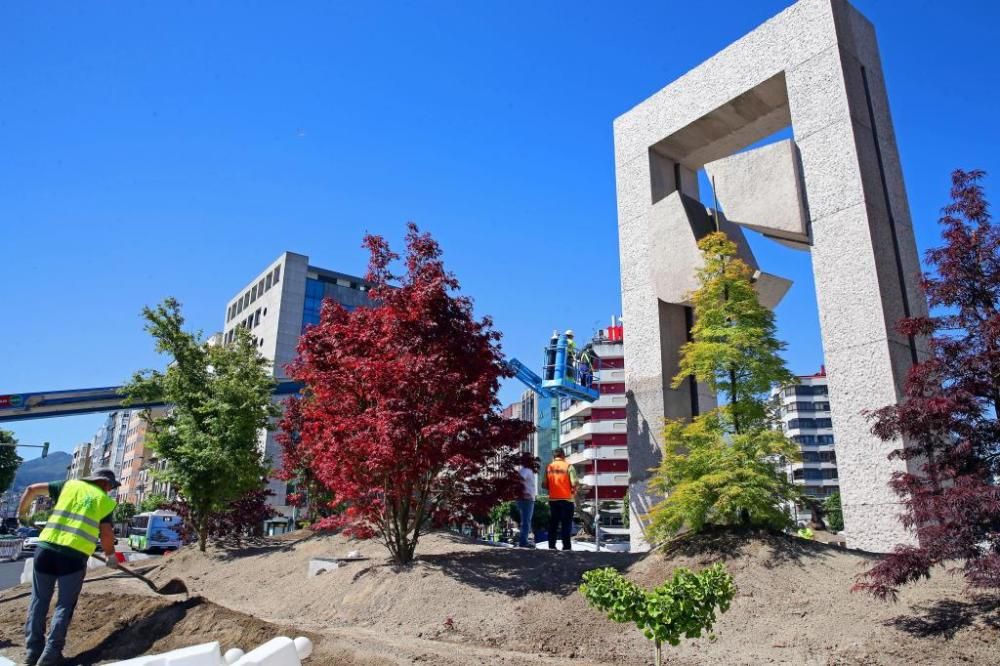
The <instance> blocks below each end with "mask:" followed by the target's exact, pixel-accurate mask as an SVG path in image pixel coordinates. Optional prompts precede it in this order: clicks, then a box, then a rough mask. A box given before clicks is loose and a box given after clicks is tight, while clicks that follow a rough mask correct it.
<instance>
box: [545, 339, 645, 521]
mask: <svg viewBox="0 0 1000 666" xmlns="http://www.w3.org/2000/svg"><path fill="white" fill-rule="evenodd" d="M589 346H590V348H591V349H592V351H593V355H594V356H595V357H596V358H597V361H596V363H595V370H596V372H595V373H594V383H593V385H594V387H595V388H596V389H597V390H598V391H599V393H600V397H599V398H598V399H597V400H596V401H594V402H583V401H573V400H569V399H565V398H564V399H563V400H562V401H561V404H560V408H561V409H560V412H559V445H560V446H561V447H562V448H563V450H564V451H565V452H566V461H567V462H568V463H569V464H571V465H573V466H574V467H575V468H576V473H577V477H578V478H579V480H580V484H581V485H582V486H584V488H585V491H584V498H585V500H586V501H588V502H590V503H591V507H592V506H593V503H594V501H595V500H596V501H597V503H598V504H599V505H600V511H601V526H602V528H601V532H602V535H603V536H602V540H603V539H612V538H619V539H621V540H625V539H627V538H628V530H627V529H625V528H623V527H621V525H622V499H623V498H624V497H625V494H626V493H627V492H628V485H629V459H628V443H627V441H626V430H625V404H626V398H625V345H624V329H623V327H622V326H621V325H613V326H610V327H608V328H605V329H601V330H600V331H599V332H598V334H597V335H596V336H594V338H593V339H592V340H591V341H590V343H589Z"/></svg>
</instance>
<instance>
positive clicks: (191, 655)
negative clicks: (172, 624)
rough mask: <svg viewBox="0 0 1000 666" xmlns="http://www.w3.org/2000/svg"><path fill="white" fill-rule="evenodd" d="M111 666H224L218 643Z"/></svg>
mask: <svg viewBox="0 0 1000 666" xmlns="http://www.w3.org/2000/svg"><path fill="white" fill-rule="evenodd" d="M111 666H224V664H223V661H222V652H221V651H220V648H219V642H218V641H212V642H211V643H202V644H200V645H192V646H191V647H186V648H181V649H179V650H171V651H170V652H164V653H162V654H153V655H146V656H143V657H137V658H135V659H128V660H126V661H116V662H114V663H113V664H111Z"/></svg>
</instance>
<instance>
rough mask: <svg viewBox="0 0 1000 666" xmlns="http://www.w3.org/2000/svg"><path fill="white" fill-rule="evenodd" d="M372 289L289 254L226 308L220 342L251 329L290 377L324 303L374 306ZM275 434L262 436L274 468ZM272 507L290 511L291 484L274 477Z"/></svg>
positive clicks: (277, 371)
mask: <svg viewBox="0 0 1000 666" xmlns="http://www.w3.org/2000/svg"><path fill="white" fill-rule="evenodd" d="M369 287H370V285H369V284H368V283H367V282H366V281H365V280H364V279H362V278H359V277H354V276H351V275H346V274H344V273H337V272H335V271H330V270H326V269H323V268H317V267H316V266H310V265H309V257H306V256H304V255H301V254H295V253H293V252H285V253H284V254H282V255H281V256H280V257H278V258H277V259H275V260H274V261H273V262H271V263H270V264H269V265H268V266H267V267H266V268H265V269H264V270H263V271H262V272H261V273H260V274H259V275H257V276H256V277H255V278H254V279H253V280H251V281H250V282H249V283H248V284H246V285H245V286H244V287H243V288H241V289H240V290H239V291H238V292H237V293H236V294H235V295H234V296H233V298H232V299H231V300H230V301H229V303H228V304H227V305H226V311H225V317H224V322H225V324H224V326H223V330H222V341H223V343H224V344H230V343H231V342H232V341H233V340H234V339H235V336H236V331H237V329H238V328H240V327H242V328H245V329H247V330H248V331H250V333H251V335H252V336H253V340H254V344H256V345H257V348H258V350H259V351H260V353H261V355H262V356H264V357H265V358H267V359H269V360H270V361H271V362H272V363H273V372H274V376H275V378H277V379H279V380H280V379H286V378H287V376H288V375H287V372H286V366H287V365H288V364H289V363H291V362H292V361H293V360H294V359H295V355H296V347H297V346H298V342H299V336H301V335H302V331H303V330H304V329H305V327H306V326H309V325H311V324H318V323H319V317H320V309H321V307H322V304H323V300H324V299H326V298H329V299H331V300H333V301H336V302H338V303H340V304H341V305H343V306H344V307H346V308H347V309H349V310H351V309H354V308H356V307H362V306H366V305H369V304H370V302H371V301H370V300H369V297H368V289H369ZM276 434H277V433H275V432H274V431H272V432H269V433H262V434H261V449H262V451H263V453H264V455H265V456H266V457H267V458H269V459H270V461H271V467H272V468H278V467H280V465H281V447H280V445H279V444H278V441H277V438H276ZM269 485H270V489H271V491H272V492H273V493H274V496H273V497H272V498H271V502H272V504H273V505H274V506H275V508H276V509H277V510H278V511H281V512H282V513H290V512H291V508H290V507H289V506H287V504H286V496H287V492H286V490H287V484H286V483H285V482H284V481H278V480H275V479H272V480H271V481H270V482H269Z"/></svg>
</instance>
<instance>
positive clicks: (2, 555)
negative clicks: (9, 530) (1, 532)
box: [0, 538, 24, 560]
mask: <svg viewBox="0 0 1000 666" xmlns="http://www.w3.org/2000/svg"><path fill="white" fill-rule="evenodd" d="M22 544H24V539H17V538H10V539H0V559H6V560H16V559H17V558H18V557H20V555H21V546H22Z"/></svg>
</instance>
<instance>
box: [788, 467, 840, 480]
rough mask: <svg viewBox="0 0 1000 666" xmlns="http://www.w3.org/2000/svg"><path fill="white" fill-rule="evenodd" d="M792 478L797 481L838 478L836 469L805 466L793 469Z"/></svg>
mask: <svg viewBox="0 0 1000 666" xmlns="http://www.w3.org/2000/svg"><path fill="white" fill-rule="evenodd" d="M792 478H793V479H795V480H796V481H803V480H805V481H822V480H823V479H837V478H839V477H838V476H837V470H836V469H812V468H809V467H805V468H802V469H796V470H793V471H792Z"/></svg>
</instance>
